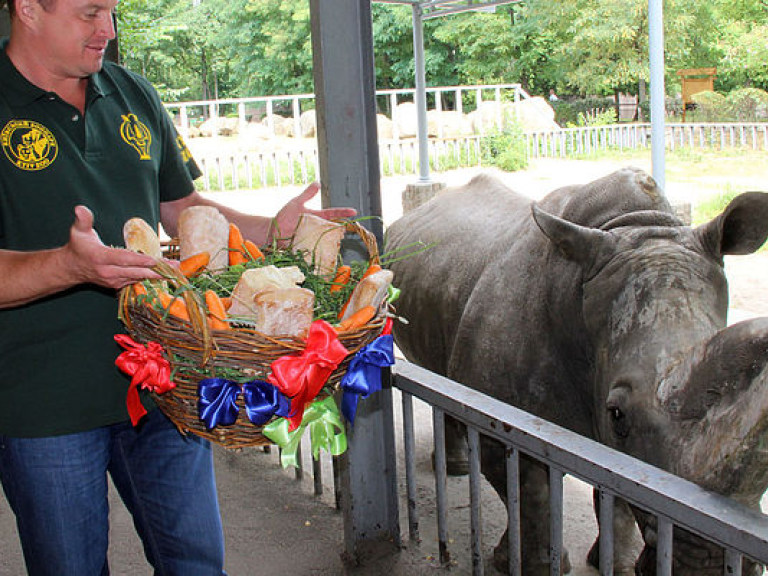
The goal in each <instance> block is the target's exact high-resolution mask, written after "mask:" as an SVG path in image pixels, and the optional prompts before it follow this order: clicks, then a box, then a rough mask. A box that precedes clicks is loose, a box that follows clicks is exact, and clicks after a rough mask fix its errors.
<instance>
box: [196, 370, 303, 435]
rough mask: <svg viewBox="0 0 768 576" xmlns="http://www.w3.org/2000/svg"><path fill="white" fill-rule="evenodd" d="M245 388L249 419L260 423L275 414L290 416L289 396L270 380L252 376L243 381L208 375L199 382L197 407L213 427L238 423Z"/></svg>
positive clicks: (207, 423)
mask: <svg viewBox="0 0 768 576" xmlns="http://www.w3.org/2000/svg"><path fill="white" fill-rule="evenodd" d="M241 391H242V393H243V404H244V405H245V412H246V414H247V415H248V420H250V421H251V422H252V423H253V424H255V425H256V426H262V425H264V424H266V423H267V422H269V421H270V420H271V419H272V417H273V416H287V415H288V413H289V412H290V401H289V400H288V398H286V397H285V396H284V395H283V394H281V393H280V392H279V391H278V390H277V388H275V387H274V386H273V385H272V384H270V383H269V382H264V381H263V380H251V381H250V382H246V383H244V384H242V385H241V384H239V383H237V382H233V381H232V380H226V379H224V378H205V379H204V380H201V381H200V382H199V383H198V385H197V394H198V402H197V410H198V415H199V416H200V420H202V421H203V422H204V423H205V425H206V427H207V428H208V429H209V430H213V429H214V428H215V427H216V426H231V425H232V424H234V423H235V421H236V420H237V415H238V413H239V412H240V408H239V407H238V405H237V397H238V396H239V395H240V392H241Z"/></svg>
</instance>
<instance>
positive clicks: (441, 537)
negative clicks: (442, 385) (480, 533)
mask: <svg viewBox="0 0 768 576" xmlns="http://www.w3.org/2000/svg"><path fill="white" fill-rule="evenodd" d="M432 426H433V435H434V436H433V437H434V439H435V497H436V503H437V541H438V548H439V550H440V563H441V564H442V565H444V566H447V565H448V564H449V563H450V561H451V554H450V552H449V551H448V527H447V524H448V519H447V513H446V511H447V506H448V496H447V493H446V492H447V489H446V483H447V474H446V469H445V465H446V461H445V413H444V412H443V411H442V410H440V409H439V408H433V409H432Z"/></svg>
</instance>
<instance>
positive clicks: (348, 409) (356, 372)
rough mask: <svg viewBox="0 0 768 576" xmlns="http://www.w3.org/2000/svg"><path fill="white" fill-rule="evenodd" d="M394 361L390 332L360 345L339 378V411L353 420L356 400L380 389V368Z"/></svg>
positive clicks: (351, 421)
mask: <svg viewBox="0 0 768 576" xmlns="http://www.w3.org/2000/svg"><path fill="white" fill-rule="evenodd" d="M394 363H395V352H394V344H393V339H392V335H391V334H384V335H382V336H379V337H378V338H376V340H374V341H373V342H371V343H370V344H368V345H367V346H364V347H362V348H361V349H360V350H359V351H358V352H357V354H355V356H354V357H353V358H352V360H351V361H350V363H349V368H348V369H347V373H346V374H344V377H343V378H342V380H341V388H342V390H344V395H343V396H342V398H341V413H342V414H344V417H345V418H346V419H347V420H349V423H350V424H354V422H355V414H356V413H357V401H358V399H359V398H360V396H362V397H363V398H367V397H368V396H369V395H371V394H373V393H374V392H378V391H379V390H381V369H382V368H386V367H387V366H392V364H394Z"/></svg>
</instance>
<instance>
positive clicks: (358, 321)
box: [335, 306, 376, 332]
mask: <svg viewBox="0 0 768 576" xmlns="http://www.w3.org/2000/svg"><path fill="white" fill-rule="evenodd" d="M374 316H376V308H374V307H373V306H363V307H362V308H360V310H358V311H357V312H355V313H354V314H352V315H351V316H350V317H349V318H347V319H346V320H344V321H343V322H341V323H340V324H339V325H338V326H336V327H335V329H336V332H349V331H351V330H357V329H358V328H361V327H362V326H364V325H365V324H367V323H368V322H369V321H370V320H371V319H373V317H374Z"/></svg>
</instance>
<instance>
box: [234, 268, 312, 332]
mask: <svg viewBox="0 0 768 576" xmlns="http://www.w3.org/2000/svg"><path fill="white" fill-rule="evenodd" d="M303 281H304V274H303V273H302V272H301V270H299V268H298V266H287V267H285V268H277V267H275V266H272V265H269V266H264V267H262V268H251V269H249V270H246V271H245V272H243V274H242V276H240V279H239V280H238V282H237V285H236V286H235V288H234V289H233V290H232V307H231V308H230V309H229V314H230V316H239V317H242V318H248V319H252V318H255V316H256V308H255V306H254V303H253V299H254V296H256V294H257V293H259V292H261V291H262V290H267V289H276V288H279V289H283V288H295V287H296V285H297V284H300V283H302V282H303Z"/></svg>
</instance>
